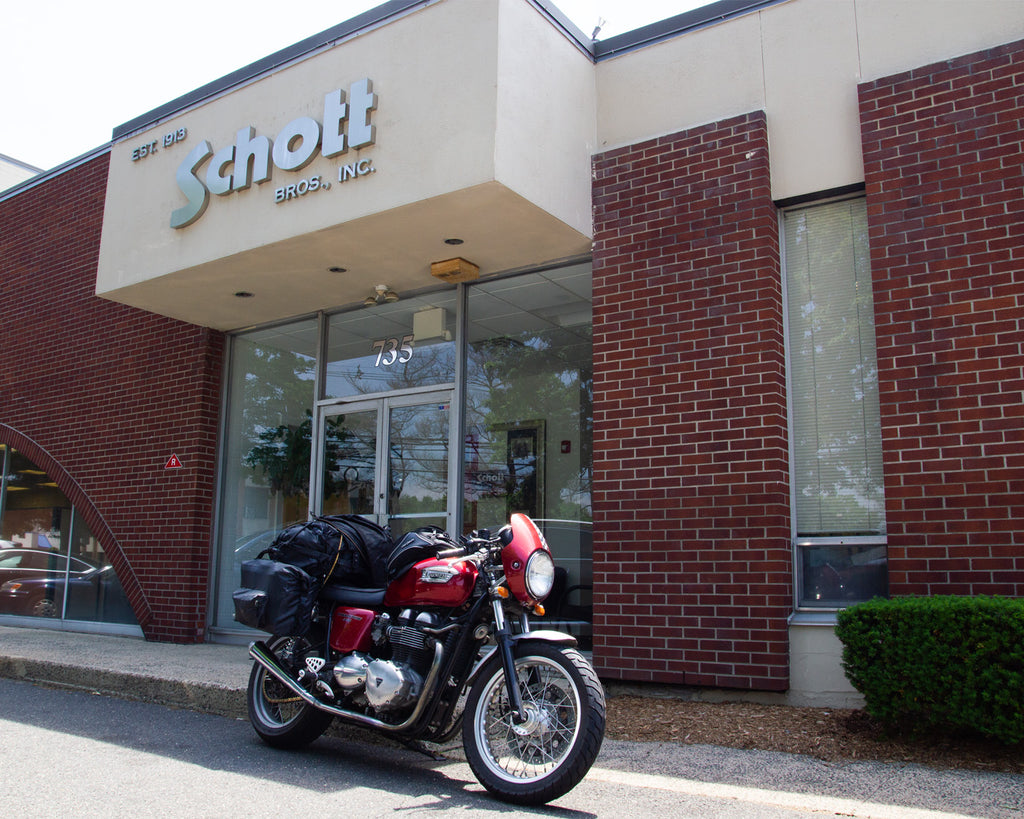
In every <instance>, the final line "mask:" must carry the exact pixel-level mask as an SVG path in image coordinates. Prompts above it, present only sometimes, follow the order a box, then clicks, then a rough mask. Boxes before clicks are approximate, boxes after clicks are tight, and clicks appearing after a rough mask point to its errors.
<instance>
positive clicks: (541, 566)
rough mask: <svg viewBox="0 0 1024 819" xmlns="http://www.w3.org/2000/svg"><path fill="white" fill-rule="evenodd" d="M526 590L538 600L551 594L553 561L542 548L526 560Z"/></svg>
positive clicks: (553, 578) (553, 575) (553, 570)
mask: <svg viewBox="0 0 1024 819" xmlns="http://www.w3.org/2000/svg"><path fill="white" fill-rule="evenodd" d="M525 579H526V591H527V593H528V594H529V595H530V597H532V598H533V599H534V600H537V601H540V600H543V599H544V598H545V597H547V596H548V595H549V594H551V587H552V586H553V585H554V584H555V561H554V560H552V559H551V555H550V554H549V553H548V552H545V551H544V550H543V549H538V550H537V551H535V552H534V553H533V554H532V555H530V559H529V560H527V561H526V578H525Z"/></svg>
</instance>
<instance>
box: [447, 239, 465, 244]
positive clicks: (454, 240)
mask: <svg viewBox="0 0 1024 819" xmlns="http://www.w3.org/2000/svg"><path fill="white" fill-rule="evenodd" d="M462 242H463V240H462V239H454V238H452V239H445V240H444V243H445V244H446V245H461V244H462Z"/></svg>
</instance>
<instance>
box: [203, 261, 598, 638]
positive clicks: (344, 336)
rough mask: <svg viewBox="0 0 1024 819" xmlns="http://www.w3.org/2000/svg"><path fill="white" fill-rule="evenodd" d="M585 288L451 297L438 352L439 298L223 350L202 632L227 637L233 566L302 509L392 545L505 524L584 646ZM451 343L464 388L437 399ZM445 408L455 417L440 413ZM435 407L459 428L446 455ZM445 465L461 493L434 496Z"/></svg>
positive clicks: (575, 277) (275, 332) (477, 287)
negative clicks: (535, 530)
mask: <svg viewBox="0 0 1024 819" xmlns="http://www.w3.org/2000/svg"><path fill="white" fill-rule="evenodd" d="M590 280H591V270H590V265H589V264H582V265H575V266H571V267H566V268H562V269H558V270H549V271H544V272H539V273H531V274H526V275H521V276H516V277H509V278H505V279H500V280H492V281H485V282H478V283H474V284H472V285H467V286H466V288H465V294H466V303H467V304H468V307H467V308H466V309H467V310H468V313H467V316H466V326H467V327H468V335H467V336H466V338H456V328H457V327H459V326H460V324H461V322H460V316H459V315H458V310H459V307H458V305H459V303H460V298H459V296H460V293H459V291H457V290H455V289H452V288H446V289H444V290H440V291H437V292H434V293H426V294H415V295H410V296H406V295H403V296H402V298H401V299H400V300H399V301H396V302H391V303H381V304H375V305H373V306H371V307H367V308H365V309H356V310H350V311H347V312H343V313H338V314H336V315H333V316H330V317H327V318H326V319H325V320H324V321H321V322H316V321H313V320H308V321H301V322H295V323H293V324H289V325H284V326H279V327H275V328H270V329H265V330H258V331H254V332H248V333H242V334H239V335H237V336H235V337H234V338H233V339H232V347H231V359H230V368H231V369H230V373H231V376H230V379H231V380H230V383H229V386H228V398H227V408H226V412H225V418H226V426H225V437H226V441H225V453H224V475H223V480H222V487H223V494H222V498H221V502H220V537H219V555H220V560H219V568H218V576H217V581H216V589H217V598H216V599H217V602H216V604H215V621H214V626H215V627H216V628H220V629H227V630H234V629H236V628H238V626H237V624H235V623H234V620H233V614H234V609H233V604H232V600H231V593H232V592H233V591H234V589H235V588H237V587H238V585H239V581H240V566H241V563H242V562H243V561H245V560H248V559H250V558H252V557H255V556H256V555H258V554H259V553H260V552H261V551H262V550H263V549H264V548H266V546H268V545H269V544H270V542H271V541H272V540H273V538H274V537H275V535H276V533H277V532H278V531H280V529H281V528H283V527H284V526H285V525H287V524H288V523H290V522H293V521H296V520H302V519H305V518H306V517H307V516H308V515H309V513H310V512H311V511H322V512H323V513H324V514H336V513H356V514H362V515H365V516H367V517H370V518H371V519H376V520H377V521H378V522H380V523H384V522H387V523H388V524H389V525H390V526H391V527H392V531H393V532H394V533H395V534H396V535H397V534H400V533H401V532H404V531H407V530H409V529H410V528H414V527H416V526H422V525H427V524H433V525H439V526H444V527H445V528H452V527H455V526H457V524H456V523H455V522H454V518H455V517H456V516H457V514H458V511H461V513H462V515H463V518H464V520H463V527H462V528H463V529H464V530H469V529H473V528H479V527H499V526H502V525H503V524H504V523H505V522H506V521H507V520H508V516H509V514H511V513H512V512H516V511H522V512H526V513H528V514H530V515H531V516H532V517H533V518H534V519H535V520H536V521H537V522H538V524H539V525H540V527H541V529H542V531H544V533H545V536H546V537H547V539H548V542H549V544H550V546H551V548H552V551H553V552H554V554H555V558H556V562H557V563H558V567H559V569H558V572H559V574H558V576H557V577H556V587H555V588H556V592H555V594H554V595H553V596H552V598H551V603H552V606H551V607H549V611H550V612H551V613H552V615H553V617H549V620H551V619H558V620H560V621H570V622H571V623H573V624H574V625H575V626H577V627H578V628H575V629H574V631H575V633H577V635H578V636H579V637H581V638H583V639H584V640H586V639H587V638H588V636H589V622H590V617H591V615H590V612H591V596H590V592H591V584H592V571H591V520H592V512H591V480H592V439H593V434H592V418H593V411H592V405H593V377H592V342H591V282H590ZM320 329H322V330H323V331H324V332H325V334H326V336H325V338H324V339H323V345H322V347H321V344H320V341H319V336H318V330H320ZM459 343H461V344H462V345H463V351H464V356H465V366H466V370H467V374H466V382H465V384H464V385H461V387H462V388H461V389H459V388H458V387H455V388H454V389H453V385H455V382H456V379H457V374H456V365H457V359H458V355H457V352H458V350H457V347H456V345H457V344H459ZM320 349H323V350H325V351H326V355H325V357H324V359H323V360H322V361H320V362H318V361H317V354H318V350H320ZM318 363H319V367H318V366H317V365H318ZM318 373H320V374H322V394H319V395H318V394H317V375H318ZM457 394H461V395H462V396H464V399H465V400H464V401H463V402H462V404H461V406H456V405H454V404H453V403H452V402H453V396H455V395H457ZM452 410H458V411H459V412H461V413H462V415H463V417H464V419H465V427H466V437H465V444H464V447H463V449H462V451H461V452H460V451H459V446H458V445H457V444H456V445H455V446H453V445H452V435H453V431H454V430H455V429H456V428H458V426H459V424H460V423H461V419H459V418H454V417H453V413H452ZM314 422H315V423H314ZM314 426H315V427H316V430H314V429H313V427H314ZM313 432H316V434H317V437H318V438H319V440H316V441H314V440H312V433H313ZM453 453H458V454H460V455H461V456H462V457H464V458H465V470H464V474H463V476H462V481H461V482H462V484H463V486H461V487H460V486H458V485H457V484H456V485H455V486H452V485H451V484H450V480H451V479H452V478H453V477H454V474H457V473H458V468H457V467H456V466H455V465H454V464H453V465H452V467H451V469H452V474H450V473H449V464H450V463H451V456H452V454H453ZM311 467H315V468H316V477H315V478H314V479H313V483H312V484H311V483H310V480H311V478H310V474H311ZM456 480H457V479H456ZM460 492H461V497H462V503H461V509H458V507H459V505H460V504H459V500H458V498H459V497H460ZM449 499H451V500H449ZM317 504H319V510H318V509H317V508H316V505H317Z"/></svg>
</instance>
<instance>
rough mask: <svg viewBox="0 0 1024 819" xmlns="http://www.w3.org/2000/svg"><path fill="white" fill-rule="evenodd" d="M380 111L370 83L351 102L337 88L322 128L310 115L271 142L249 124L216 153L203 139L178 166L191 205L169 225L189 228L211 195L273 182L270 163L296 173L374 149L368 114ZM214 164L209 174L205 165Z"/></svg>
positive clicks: (354, 90) (354, 88)
mask: <svg viewBox="0 0 1024 819" xmlns="http://www.w3.org/2000/svg"><path fill="white" fill-rule="evenodd" d="M376 109H377V95H376V94H374V93H373V85H372V83H371V82H370V80H368V79H362V80H359V81H358V82H354V83H352V85H351V86H349V91H348V101H347V102H346V100H345V92H344V91H343V90H342V89H340V88H338V89H335V90H334V91H331V92H330V93H328V94H327V95H326V96H324V116H323V127H322V128H321V125H320V123H319V122H317V121H316V120H315V119H313V118H312V117H299V118H298V119H293V120H292V121H291V122H289V123H288V124H287V125H285V126H284V128H282V129H281V131H280V132H279V133H278V135H277V137H276V138H275V139H274V140H273V141H271V139H270V137H267V136H257V134H256V129H255V128H253V127H252V126H251V125H249V126H247V127H245V128H242V129H241V130H240V131H238V133H237V135H236V136H235V142H234V144H233V145H226V146H224V147H223V148H221V149H219V150H218V151H216V152H214V150H213V147H212V146H211V145H210V143H209V141H208V140H203V141H202V142H200V143H199V144H198V145H196V147H195V148H193V149H192V152H191V153H189V155H188V156H187V157H185V160H184V162H182V163H181V165H179V166H178V171H177V173H176V174H175V178H176V179H177V182H178V187H179V188H181V192H182V193H183V194H185V198H186V199H187V200H188V203H187V204H185V205H183V206H182V207H180V208H178V209H177V210H175V211H173V212H172V213H171V227H172V228H183V227H188V226H189V225H191V224H192V223H193V222H195V221H196V220H197V219H198V218H199V217H200V216H202V215H203V213H204V212H205V211H206V206H207V205H209V204H210V194H211V193H213V194H216V195H217V196H227V195H228V194H230V193H233V192H234V191H241V190H245V189H246V188H248V187H250V186H251V185H252V183H253V182H256V183H257V184H260V183H263V182H266V181H267V180H268V179H270V174H271V163H273V165H274V166H275V167H277V168H278V169H280V170H282V171H297V170H299V169H301V168H304V167H305V166H306V165H308V164H309V163H310V162H312V161H313V159H314V158H315V157H316V154H317V151H318V150H319V152H320V154H321V155H323V156H324V157H332V156H338V155H340V154H343V153H345V152H346V151H347V150H348V149H349V148H365V147H366V146H367V145H373V143H374V139H375V132H374V126H373V125H372V124H370V112H371V111H375V110H376ZM207 160H210V162H209V164H208V165H207V166H206V169H205V171H204V170H203V165H204V163H206V161H207Z"/></svg>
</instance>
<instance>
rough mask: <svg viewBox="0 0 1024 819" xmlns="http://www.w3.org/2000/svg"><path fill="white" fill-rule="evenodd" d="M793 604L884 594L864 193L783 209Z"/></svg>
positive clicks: (879, 450)
mask: <svg viewBox="0 0 1024 819" xmlns="http://www.w3.org/2000/svg"><path fill="white" fill-rule="evenodd" d="M783 233H784V236H783V241H784V246H785V277H786V300H787V322H788V342H789V383H790V418H791V427H792V438H791V447H792V461H791V464H792V483H793V501H794V505H793V514H794V517H795V521H794V533H795V536H796V546H797V570H798V572H797V574H798V577H799V587H800V593H799V603H800V605H802V606H819V607H822V606H826V607H836V606H842V605H846V604H848V603H850V602H855V601H857V600H863V599H867V598H869V597H873V596H875V595H878V594H881V595H884V594H885V593H886V586H887V584H886V576H887V573H886V553H885V538H884V535H885V498H884V494H883V482H882V441H881V422H880V418H879V409H878V367H877V363H876V359H875V332H874V309H873V305H872V297H871V270H870V265H869V254H868V242H867V216H866V207H865V202H864V200H863V199H852V200H845V201H840V202H830V203H827V204H823V205H815V206H809V207H802V208H798V209H793V210H788V211H785V212H784V213H783Z"/></svg>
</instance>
